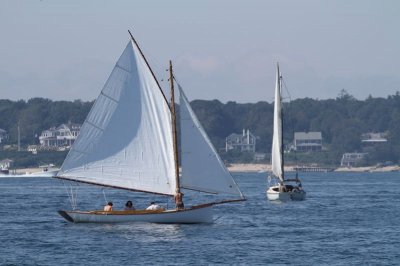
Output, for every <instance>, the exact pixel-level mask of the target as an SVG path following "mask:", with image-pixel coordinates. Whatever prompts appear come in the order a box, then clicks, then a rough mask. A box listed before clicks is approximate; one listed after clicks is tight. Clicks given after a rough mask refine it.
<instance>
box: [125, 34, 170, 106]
mask: <svg viewBox="0 0 400 266" xmlns="http://www.w3.org/2000/svg"><path fill="white" fill-rule="evenodd" d="M128 32H129V35H130V36H131V39H132V41H133V43H134V44H135V45H136V47H137V49H138V51H139V53H140V55H141V56H142V58H143V60H144V61H145V62H146V65H147V67H148V68H149V70H150V72H151V75H152V76H153V78H154V80H155V81H156V83H157V86H158V88H159V90H160V92H161V94H162V96H163V97H164V100H165V102H166V103H167V105H168V100H167V97H166V96H165V93H164V92H163V90H162V89H161V86H160V83H159V82H158V79H157V77H156V75H155V74H154V72H153V69H152V68H151V66H150V64H149V62H148V61H147V59H146V57H145V56H144V53H143V52H142V49H140V46H139V44H138V43H137V41H136V39H135V38H134V37H133V34H132V33H131V31H130V30H128Z"/></svg>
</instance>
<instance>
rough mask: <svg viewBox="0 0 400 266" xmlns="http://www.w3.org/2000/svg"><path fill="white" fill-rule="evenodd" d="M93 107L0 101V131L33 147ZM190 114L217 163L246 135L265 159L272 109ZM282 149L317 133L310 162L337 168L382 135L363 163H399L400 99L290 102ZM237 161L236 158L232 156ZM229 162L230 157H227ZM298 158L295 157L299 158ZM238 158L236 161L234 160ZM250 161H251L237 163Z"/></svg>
mask: <svg viewBox="0 0 400 266" xmlns="http://www.w3.org/2000/svg"><path fill="white" fill-rule="evenodd" d="M92 105H93V102H84V101H80V100H75V101H52V100H49V99H43V98H33V99H30V100H28V101H24V100H20V101H11V100H0V128H2V129H4V130H6V131H7V132H8V133H9V136H10V138H9V141H8V142H9V143H11V144H13V143H14V144H15V143H16V142H17V129H18V125H19V127H20V135H21V144H22V145H28V144H37V143H38V136H40V134H41V132H42V131H43V130H46V129H49V128H50V127H55V126H59V125H60V124H62V123H68V122H73V123H80V124H81V123H83V121H84V120H85V117H86V115H87V113H88V112H89V110H90V108H91V106H92ZM191 105H192V108H193V110H194V111H195V113H196V115H197V116H198V118H199V120H200V122H201V123H202V125H203V127H204V129H205V131H206V132H207V133H208V135H209V137H210V139H211V141H212V142H213V144H214V145H215V147H216V148H217V150H219V151H220V153H221V155H222V156H223V158H225V159H226V160H228V161H229V160H232V158H233V157H235V156H234V155H235V154H225V152H223V147H225V138H226V137H227V136H228V135H230V134H231V133H239V134H240V133H241V132H242V130H243V129H249V130H250V131H251V132H252V133H253V134H254V135H255V136H257V146H256V150H257V152H261V153H269V151H270V149H271V141H272V125H273V103H268V102H262V101H261V102H257V103H247V104H240V103H236V102H227V103H226V104H224V103H221V102H220V101H218V100H212V101H208V100H194V101H192V102H191ZM283 117H284V122H283V127H284V143H285V144H286V145H289V144H290V143H292V142H293V134H294V132H296V131H303V132H309V131H321V132H322V137H323V145H324V147H326V152H324V153H325V154H323V155H319V156H314V157H311V158H314V159H311V160H315V159H318V160H321V158H326V159H325V162H322V163H326V164H332V165H333V164H338V163H339V162H340V158H341V156H342V154H343V153H344V152H356V151H358V152H360V151H362V150H363V147H362V143H361V134H362V133H367V132H386V133H387V137H388V142H387V143H385V144H381V145H379V146H376V147H372V148H369V149H370V150H368V152H369V154H370V155H369V160H370V162H369V163H376V162H380V161H392V162H395V163H398V162H399V156H400V93H399V92H396V93H395V94H394V95H389V96H388V97H386V98H374V97H371V96H369V97H368V98H367V99H365V100H358V99H355V98H354V97H353V96H351V95H349V94H348V93H347V92H346V91H344V90H342V91H341V93H340V94H339V95H338V97H337V98H335V99H327V100H318V99H311V98H303V99H296V100H293V101H291V102H285V103H284V104H283ZM236 155H237V154H236ZM232 156H233V157H232ZM299 156H300V157H301V155H299ZM239 157H240V156H239ZM239 160H245V161H249V160H250V161H251V160H252V156H250V155H244V156H243V155H242V156H241V159H240V158H239Z"/></svg>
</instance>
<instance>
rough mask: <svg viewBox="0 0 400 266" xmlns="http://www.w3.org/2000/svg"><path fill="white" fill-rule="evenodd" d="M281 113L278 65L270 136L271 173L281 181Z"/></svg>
mask: <svg viewBox="0 0 400 266" xmlns="http://www.w3.org/2000/svg"><path fill="white" fill-rule="evenodd" d="M282 152H283V151H282V113H281V81H280V73H279V66H277V72H276V85H275V103H274V131H273V137H272V152H271V168H272V173H273V174H274V175H275V176H276V177H278V178H279V179H280V180H281V181H283V178H284V177H283V158H282V156H283V153H282Z"/></svg>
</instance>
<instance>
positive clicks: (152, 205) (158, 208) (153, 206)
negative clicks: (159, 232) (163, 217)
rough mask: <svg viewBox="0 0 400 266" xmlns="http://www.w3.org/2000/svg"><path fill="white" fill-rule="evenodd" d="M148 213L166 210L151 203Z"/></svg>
mask: <svg viewBox="0 0 400 266" xmlns="http://www.w3.org/2000/svg"><path fill="white" fill-rule="evenodd" d="M146 210H148V211H156V210H164V208H163V207H161V206H160V205H158V204H156V203H155V202H154V201H152V202H151V203H150V206H149V207H147V208H146Z"/></svg>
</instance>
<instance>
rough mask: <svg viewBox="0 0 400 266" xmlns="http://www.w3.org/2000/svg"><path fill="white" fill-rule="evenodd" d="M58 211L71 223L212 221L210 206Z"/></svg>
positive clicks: (189, 222)
mask: <svg viewBox="0 0 400 266" xmlns="http://www.w3.org/2000/svg"><path fill="white" fill-rule="evenodd" d="M58 213H59V214H60V215H61V216H62V217H64V218H65V219H66V220H67V221H69V222H73V223H124V222H149V223H166V224H175V223H178V224H195V223H212V222H213V214H212V206H204V207H201V206H197V207H193V208H190V209H184V210H179V211H178V210H165V211H145V210H140V211H112V212H104V211H59V212H58Z"/></svg>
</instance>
